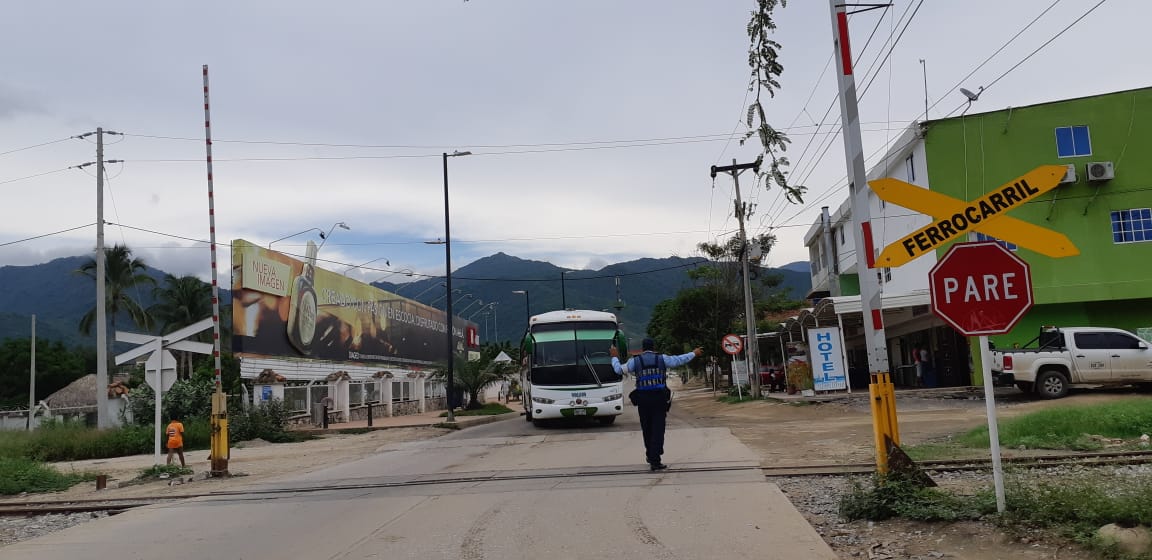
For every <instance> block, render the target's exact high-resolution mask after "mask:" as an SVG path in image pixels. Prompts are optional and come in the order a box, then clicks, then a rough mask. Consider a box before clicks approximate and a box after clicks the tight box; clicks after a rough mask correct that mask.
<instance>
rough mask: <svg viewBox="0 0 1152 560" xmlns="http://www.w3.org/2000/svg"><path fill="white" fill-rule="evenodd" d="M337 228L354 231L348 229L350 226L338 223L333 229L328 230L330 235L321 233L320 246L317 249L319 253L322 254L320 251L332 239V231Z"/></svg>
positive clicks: (333, 225)
mask: <svg viewBox="0 0 1152 560" xmlns="http://www.w3.org/2000/svg"><path fill="white" fill-rule="evenodd" d="M337 226H339V227H340V229H345V230H348V231H352V228H350V227H348V224H346V223H344V222H336V223H334V224H332V227H330V228H328V233H324V232H320V246H319V247H317V248H316V252H317V253H319V252H320V249H323V248H324V244H325V243H327V242H328V238H329V237H332V231H333V230H335V229H336V227H337Z"/></svg>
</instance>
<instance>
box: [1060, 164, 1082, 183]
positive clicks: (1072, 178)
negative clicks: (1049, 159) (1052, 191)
mask: <svg viewBox="0 0 1152 560" xmlns="http://www.w3.org/2000/svg"><path fill="white" fill-rule="evenodd" d="M1066 167H1067V168H1068V170H1067V171H1065V172H1064V178H1063V179H1060V184H1061V185H1063V184H1065V183H1075V182H1076V181H1077V180H1078V179H1079V178H1078V177H1076V164H1075V163H1069V164H1068V165H1067V166H1066Z"/></svg>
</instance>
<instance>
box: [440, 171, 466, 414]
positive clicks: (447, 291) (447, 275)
mask: <svg viewBox="0 0 1152 560" xmlns="http://www.w3.org/2000/svg"><path fill="white" fill-rule="evenodd" d="M442 155H443V158H442V161H443V163H444V280H445V282H444V284H445V285H444V295H445V296H447V299H448V302H447V309H445V310H444V316H445V317H446V318H447V323H448V328H447V329H446V330H447V331H448V334H447V335H446V338H447V340H448V375H447V389H448V417H447V418H448V421H449V422H455V421H456V417H455V416H454V415H453V414H452V373H453V370H454V369H455V365H454V364H453V358H454V357H455V353H456V348H455V346H456V344H455V342H456V341H455V334H454V333H453V332H452V233H451V228H450V227H449V224H450V223H451V213H450V212H449V210H448V158H449V157H460V156H470V155H472V152H461V151H456V152H452V154H451V156H449V154H448V152H444V153H443V154H442Z"/></svg>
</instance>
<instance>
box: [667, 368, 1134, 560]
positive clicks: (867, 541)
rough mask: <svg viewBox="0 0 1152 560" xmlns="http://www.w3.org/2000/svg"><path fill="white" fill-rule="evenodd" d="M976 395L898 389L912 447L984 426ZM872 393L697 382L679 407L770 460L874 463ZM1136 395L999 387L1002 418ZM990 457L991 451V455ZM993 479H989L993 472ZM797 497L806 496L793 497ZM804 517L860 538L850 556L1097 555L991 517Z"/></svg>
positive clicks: (844, 551) (981, 559)
mask: <svg viewBox="0 0 1152 560" xmlns="http://www.w3.org/2000/svg"><path fill="white" fill-rule="evenodd" d="M977 394H979V393H974V394H971V395H965V394H964V393H959V394H957V393H952V394H950V395H946V394H945V393H943V392H939V391H925V392H922V393H919V395H917V392H915V391H914V392H910V393H909V392H901V393H898V395H897V403H896V408H897V416H898V419H899V425H900V437H901V443H902V444H903V445H905V446H907V445H915V444H920V443H926V442H934V441H942V440H944V439H945V438H946V437H947V436H949V435H952V434H958V433H963V432H965V431H967V430H970V429H972V428H975V427H979V426H983V425H986V423H987V420H986V408H985V404H984V401H983V399H982V398H977V397H976V395H977ZM866 396H867V393H865V394H863V395H857V396H853V397H851V398H844V399H839V400H836V401H833V402H823V403H818V404H807V403H796V402H792V403H785V402H779V401H771V400H765V401H752V402H746V403H737V404H727V403H723V402H718V401H717V400H716V398H715V397H714V396H713V393H712V391H710V390H707V389H706V388H699V387H697V388H693V387H691V386H690V387H682V388H681V391H680V392H678V393H677V395H676V400H675V403H676V407H677V408H678V409H679V413H680V414H682V415H684V416H687V418H684V419H685V420H689V421H694V422H695V423H698V424H699V425H702V426H725V427H728V428H730V429H731V430H732V433H733V434H735V435H736V437H738V438H739V439H740V440H741V441H742V442H744V443H745V444H746V445H748V446H749V447H750V448H752V449H753V450H754V451H756V452H758V453H759V454H760V457H761V461H762V463H763V464H764V465H765V466H769V465H809V464H827V463H870V462H873V461H875V452H874V447H873V440H872V417H871V411H870V410H869V407H868V401H867V399H866ZM1133 397H1140V395H1138V394H1136V393H1133V392H1131V391H1125V390H1115V391H1085V392H1077V393H1074V394H1073V395H1071V396H1070V397H1068V398H1065V399H1060V400H1057V401H1041V400H1036V399H1032V398H1029V397H1026V396H1024V395H1022V394H1020V393H1019V392H1018V391H1015V390H1013V389H1004V390H998V392H997V404H998V406H997V416H998V417H999V419H1001V420H1003V419H1005V418H1011V417H1013V416H1017V415H1020V414H1025V413H1028V412H1032V411H1036V410H1040V409H1044V408H1048V407H1052V406H1067V405H1084V404H1095V403H1101V402H1107V401H1113V400H1117V399H1129V398H1133ZM1014 453H1016V454H1020V453H1022V452H1020V451H1016V450H1012V449H1005V450H1004V456H1006V457H1008V456H1012V455H1013V454H1014ZM982 455H984V456H986V452H985V453H983V454H982ZM988 479H989V480H988V485H989V486H990V485H991V474H989V475H988ZM782 486H787V485H784V484H782ZM785 490H786V491H787V488H785ZM828 490H833V488H829V489H828ZM837 490H838V489H837ZM794 501H799V500H798V499H797V498H794ZM801 509H803V508H801ZM805 515H806V516H808V517H809V521H810V522H812V523H813V525H814V526H817V527H818V528H819V527H820V526H821V525H824V526H826V527H825V528H826V531H827V533H826V534H825V535H824V536H825V538H826V540H829V541H830V543H832V540H833V539H829V536H836V535H837V533H852V534H855V535H857V536H858V537H861V544H857V545H849V546H836V545H835V544H834V547H835V548H836V552H837V553H838V554H840V555H841V557H842V558H873V557H877V558H882V557H884V556H883V551H885V550H893V549H895V550H897V551H898V552H897V553H896V554H894V555H890V556H889V557H893V558H899V557H913V556H915V557H925V558H928V557H941V558H955V559H960V560H995V559H1002V558H1037V559H1039V558H1062V559H1065V560H1067V559H1079V558H1084V559H1088V558H1095V557H1096V556H1094V555H1092V554H1090V553H1087V552H1085V551H1083V550H1080V549H1079V548H1078V547H1076V546H1075V545H1073V544H1071V543H1069V542H1067V541H1066V540H1064V539H1060V538H1057V537H1050V536H1043V535H1037V534H1027V535H1009V534H1006V533H1005V532H1004V531H1002V530H1000V529H999V528H997V527H996V526H994V525H992V524H990V523H981V522H963V523H917V522H907V521H887V522H877V523H870V522H861V521H858V522H853V523H838V524H835V525H836V526H833V527H831V528H829V527H827V526H828V525H829V523H828V519H827V518H824V519H817V517H818V516H814V515H810V514H808V513H807V512H806V513H805ZM936 554H943V556H936Z"/></svg>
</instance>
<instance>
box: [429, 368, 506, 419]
mask: <svg viewBox="0 0 1152 560" xmlns="http://www.w3.org/2000/svg"><path fill="white" fill-rule="evenodd" d="M513 369H514V368H512V367H511V366H510V365H509V364H501V363H496V362H492V361H490V359H489V360H483V359H481V360H476V361H468V360H466V359H464V358H463V357H459V356H458V357H456V365H455V367H454V368H453V370H454V371H453V374H452V386H453V387H455V388H456V389H458V390H461V391H463V392H465V393H467V394H468V404H467V406H465V407H464V408H465V409H466V410H475V409H478V408H484V405H483V404H481V403H480V393H482V392H484V390H485V389H487V388H488V387H490V386H492V385H494V384H496V383H500V382H501V381H504V380H505V379H508V378H510V377H511V375H512V372H513ZM447 375H448V371H447V368H441V369H438V370H436V371H435V372H433V374H432V376H433V378H435V379H440V380H445V379H446V378H447Z"/></svg>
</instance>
